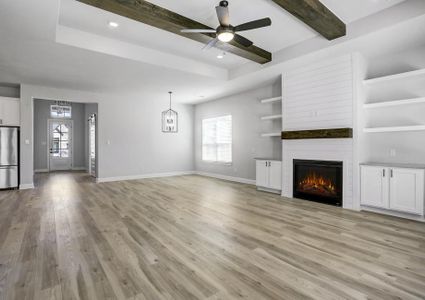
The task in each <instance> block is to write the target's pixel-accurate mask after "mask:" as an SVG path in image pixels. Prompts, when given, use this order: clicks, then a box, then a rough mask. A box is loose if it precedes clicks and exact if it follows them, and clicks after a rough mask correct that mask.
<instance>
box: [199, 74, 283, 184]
mask: <svg viewBox="0 0 425 300" xmlns="http://www.w3.org/2000/svg"><path fill="white" fill-rule="evenodd" d="M280 95H281V83H280V79H279V82H276V83H275V84H273V85H269V86H266V87H263V88H259V89H256V90H252V91H249V92H245V93H242V94H238V95H234V96H231V97H226V98H223V99H219V100H216V101H211V102H207V103H202V104H198V105H196V107H195V127H194V134H195V160H196V163H195V164H196V170H197V171H200V172H207V173H215V174H220V175H225V176H231V177H238V178H243V179H251V180H253V179H255V161H254V158H256V157H266V158H275V159H281V156H282V150H281V149H282V146H281V140H280V138H262V137H261V136H260V134H261V133H264V132H275V131H277V132H280V131H281V130H282V123H281V120H276V121H261V120H260V117H261V116H265V115H271V114H281V106H280V105H281V104H279V103H278V104H275V105H271V104H267V105H265V104H261V103H260V101H259V99H265V98H271V97H276V96H280ZM228 114H230V115H232V123H233V163H232V165H224V164H215V163H207V162H203V161H202V120H203V119H206V118H211V117H217V116H223V115H228Z"/></svg>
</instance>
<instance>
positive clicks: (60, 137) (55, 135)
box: [48, 120, 73, 171]
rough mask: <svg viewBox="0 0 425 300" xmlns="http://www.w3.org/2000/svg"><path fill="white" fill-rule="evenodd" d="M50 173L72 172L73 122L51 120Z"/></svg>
mask: <svg viewBox="0 0 425 300" xmlns="http://www.w3.org/2000/svg"><path fill="white" fill-rule="evenodd" d="M48 124H49V127H48V128H49V129H48V130H49V133H48V136H49V171H67V170H72V165H73V153H72V152H73V121H72V120H49V121H48Z"/></svg>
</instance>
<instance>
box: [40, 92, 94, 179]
mask: <svg viewBox="0 0 425 300" xmlns="http://www.w3.org/2000/svg"><path fill="white" fill-rule="evenodd" d="M53 104H55V102H54V101H51V100H40V99H36V100H35V101H34V170H36V171H37V170H38V171H46V170H47V169H48V163H47V153H48V149H49V140H48V139H49V137H48V132H47V122H48V120H49V119H51V117H50V106H51V105H53ZM71 106H72V118H71V120H72V121H73V123H74V126H73V154H72V156H73V165H72V168H73V169H84V168H85V155H86V154H85V115H84V112H85V105H84V104H83V103H72V105H71Z"/></svg>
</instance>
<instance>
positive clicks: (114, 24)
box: [108, 21, 120, 28]
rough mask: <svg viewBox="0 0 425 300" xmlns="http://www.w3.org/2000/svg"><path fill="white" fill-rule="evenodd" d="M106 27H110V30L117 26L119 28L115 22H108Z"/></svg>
mask: <svg viewBox="0 0 425 300" xmlns="http://www.w3.org/2000/svg"><path fill="white" fill-rule="evenodd" d="M108 25H109V27H112V28H117V27H118V26H120V25H119V24H118V23H117V22H112V21H110V22H109V23H108Z"/></svg>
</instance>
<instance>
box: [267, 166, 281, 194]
mask: <svg viewBox="0 0 425 300" xmlns="http://www.w3.org/2000/svg"><path fill="white" fill-rule="evenodd" d="M269 165H270V166H269V188H271V189H274V190H281V189H282V163H281V162H280V161H271V162H270V163H269Z"/></svg>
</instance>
